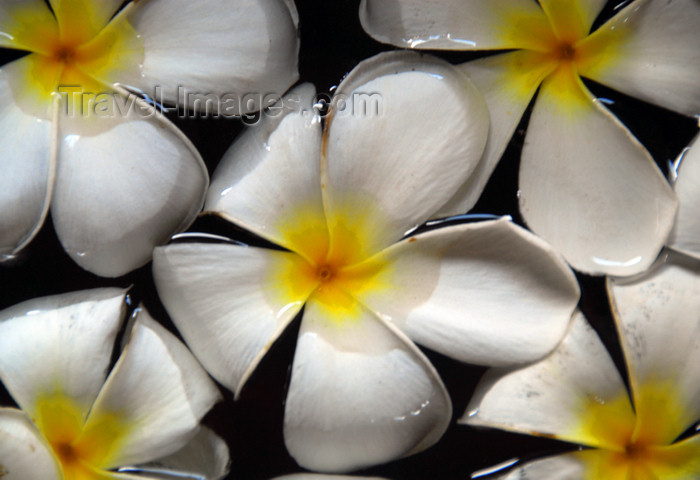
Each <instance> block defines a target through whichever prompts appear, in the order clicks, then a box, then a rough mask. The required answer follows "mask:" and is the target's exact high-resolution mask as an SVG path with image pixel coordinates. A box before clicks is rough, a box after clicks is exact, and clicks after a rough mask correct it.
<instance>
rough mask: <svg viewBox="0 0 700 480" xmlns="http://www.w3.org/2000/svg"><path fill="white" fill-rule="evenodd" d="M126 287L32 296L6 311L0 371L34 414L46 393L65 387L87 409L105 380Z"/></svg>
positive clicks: (0, 329)
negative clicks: (41, 296) (37, 403)
mask: <svg viewBox="0 0 700 480" xmlns="http://www.w3.org/2000/svg"><path fill="white" fill-rule="evenodd" d="M124 296H125V292H124V290H120V289H116V288H110V289H97V290H86V291H82V292H75V293H69V294H63V295H55V296H51V297H43V298H38V299H34V300H29V301H26V302H23V303H20V304H18V305H15V306H14V307H11V308H9V309H6V310H3V311H2V312H0V377H2V380H3V382H4V383H5V385H6V387H7V389H8V391H9V392H10V393H11V394H12V396H13V398H14V399H15V401H16V402H17V403H18V404H19V405H20V406H21V407H22V409H23V410H24V411H25V412H27V413H28V414H29V415H33V414H34V413H35V402H36V399H37V398H38V397H41V396H42V395H50V394H53V393H63V394H65V395H66V396H68V397H70V398H72V399H74V400H75V401H76V403H77V406H78V407H79V408H81V409H82V412H83V415H85V416H86V415H87V412H88V411H89V409H90V407H91V406H92V403H93V401H94V400H95V397H97V394H98V392H99V391H100V388H101V387H102V383H103V382H104V379H105V376H106V372H107V368H108V366H109V362H110V356H111V352H112V348H113V346H114V340H115V336H116V334H117V331H118V330H119V327H120V325H121V322H122V319H123V313H124V308H125V302H124Z"/></svg>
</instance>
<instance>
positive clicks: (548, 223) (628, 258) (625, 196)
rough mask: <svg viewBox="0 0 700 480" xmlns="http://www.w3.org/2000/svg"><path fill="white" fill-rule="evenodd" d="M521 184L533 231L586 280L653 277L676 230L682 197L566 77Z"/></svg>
mask: <svg viewBox="0 0 700 480" xmlns="http://www.w3.org/2000/svg"><path fill="white" fill-rule="evenodd" d="M553 138H554V139H556V141H554V142H553V141H552V139H553ZM519 181H520V197H519V198H520V211H521V213H522V215H523V218H524V219H525V221H526V222H527V224H528V226H529V227H530V228H531V229H532V231H533V232H535V233H536V234H538V235H540V236H541V237H543V238H544V239H545V240H547V241H548V242H549V243H551V244H552V246H553V247H554V248H555V249H556V250H558V251H559V252H561V253H562V255H564V258H566V260H567V261H568V262H569V263H570V264H571V265H572V266H573V267H574V268H575V269H577V270H580V271H582V272H585V273H591V274H610V275H632V274H635V273H638V272H640V271H643V270H645V269H646V268H648V267H649V265H651V263H652V262H653V261H654V260H655V259H656V256H657V255H658V252H659V250H660V249H661V247H662V245H663V244H664V243H665V241H666V238H667V237H668V235H669V232H670V230H671V228H672V225H673V219H674V215H675V209H676V207H677V201H676V198H675V195H674V194H673V191H672V190H671V188H670V187H669V185H668V183H667V182H666V179H665V178H664V177H663V175H662V174H661V172H660V171H659V169H658V168H657V167H656V165H655V164H654V162H653V160H652V159H651V157H650V156H649V154H648V153H647V151H646V150H645V149H644V147H642V145H641V144H640V143H639V142H638V141H637V140H636V139H635V138H634V137H633V136H632V134H630V133H629V132H628V131H627V130H626V129H625V128H624V127H623V126H622V124H621V123H620V122H619V121H618V120H617V119H615V118H614V117H613V116H612V115H611V114H610V113H609V112H608V111H607V110H605V109H604V107H602V106H601V105H600V104H599V103H597V102H595V101H594V99H593V97H592V96H591V94H590V93H589V92H588V91H587V90H586V89H585V87H584V86H583V84H582V83H581V82H580V80H579V79H578V78H576V79H574V78H570V77H569V74H568V73H567V72H566V71H564V70H560V71H559V73H557V74H553V75H551V76H550V77H549V78H548V79H547V80H546V81H545V83H544V84H543V86H542V89H541V90H540V95H539V97H538V98H537V102H536V103H535V107H534V109H533V112H532V117H531V119H530V124H529V126H528V131H527V137H526V140H525V147H524V148H523V153H522V159H521V163H520V180H519Z"/></svg>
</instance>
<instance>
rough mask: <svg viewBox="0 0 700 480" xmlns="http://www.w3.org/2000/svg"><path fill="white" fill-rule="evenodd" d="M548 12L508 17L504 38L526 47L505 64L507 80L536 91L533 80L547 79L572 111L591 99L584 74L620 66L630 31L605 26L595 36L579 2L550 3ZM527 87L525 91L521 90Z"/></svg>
mask: <svg viewBox="0 0 700 480" xmlns="http://www.w3.org/2000/svg"><path fill="white" fill-rule="evenodd" d="M543 5H544V15H538V16H536V17H532V18H531V17H524V16H522V15H521V14H519V13H517V12H514V13H513V14H512V15H511V17H506V22H505V25H504V28H503V33H502V36H503V38H504V41H506V42H508V43H510V44H515V45H521V49H520V50H519V55H518V56H517V57H516V59H515V60H513V61H511V62H510V63H506V64H505V68H506V71H505V72H504V73H505V78H507V79H518V80H517V81H515V82H509V84H510V85H512V87H513V88H515V89H518V90H517V93H518V94H520V95H526V94H529V95H531V94H532V93H531V88H532V84H533V83H535V81H536V83H544V84H545V85H546V86H547V87H548V88H549V89H550V92H551V93H554V94H556V95H557V97H558V104H559V105H560V107H561V108H563V109H566V108H568V107H572V106H575V105H579V104H580V103H581V102H582V101H583V102H589V101H590V99H589V98H588V97H587V94H586V93H585V89H584V87H583V84H582V83H581V81H580V76H586V75H587V74H591V73H594V72H599V71H601V70H603V69H605V68H607V67H608V66H610V65H614V64H615V63H616V61H617V60H618V58H619V55H620V51H619V49H618V48H615V46H616V45H617V44H619V42H620V41H621V39H622V37H624V36H625V35H627V34H628V31H627V30H626V29H625V28H621V27H618V28H617V29H600V30H597V31H595V32H593V33H590V34H589V31H588V29H589V28H590V25H588V24H587V20H586V19H585V18H586V17H585V15H583V13H582V12H580V11H578V9H577V8H578V6H577V4H576V3H575V2H568V1H558V2H553V1H550V2H547V3H544V4H543ZM520 89H522V90H520Z"/></svg>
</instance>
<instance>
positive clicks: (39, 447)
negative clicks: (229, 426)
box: [0, 289, 228, 480]
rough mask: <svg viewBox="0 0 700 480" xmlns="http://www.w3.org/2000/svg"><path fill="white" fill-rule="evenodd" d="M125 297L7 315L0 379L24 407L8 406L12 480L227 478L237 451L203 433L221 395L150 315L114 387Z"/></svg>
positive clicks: (0, 417)
mask: <svg viewBox="0 0 700 480" xmlns="http://www.w3.org/2000/svg"><path fill="white" fill-rule="evenodd" d="M125 295H126V293H125V292H124V291H123V290H120V289H98V290H88V291H82V292H75V293H70V294H63V295H56V296H53V297H44V298H39V299H34V300H29V301H26V302H24V303H21V304H19V305H16V306H14V307H11V308H9V309H6V310H3V311H2V312H0V379H2V382H3V383H4V385H5V386H6V387H7V390H8V391H9V393H10V394H11V395H12V397H13V398H14V400H15V401H16V402H17V404H18V405H19V407H20V408H21V410H18V409H15V408H0V471H2V472H3V474H4V475H7V476H8V479H15V480H25V479H30V478H31V479H41V480H107V479H112V480H128V479H135V478H143V477H136V476H134V475H130V474H129V473H128V472H137V471H141V472H149V471H150V472H152V473H154V475H155V474H156V472H160V473H166V472H168V471H170V472H171V475H173V474H176V473H177V472H188V473H190V474H192V473H197V474H198V475H199V476H198V477H197V478H203V479H206V480H218V479H220V478H223V477H224V476H225V475H226V473H227V470H228V448H227V447H226V445H225V444H224V442H223V440H221V439H220V438H219V437H217V436H216V435H215V434H214V433H213V432H211V431H210V430H208V429H206V428H203V427H200V424H199V422H200V419H201V418H202V417H203V416H204V414H205V413H206V412H207V411H208V410H209V409H210V408H211V406H212V405H213V404H214V402H216V401H217V400H218V399H219V398H220V394H219V391H218V389H217V388H216V385H214V383H213V382H212V381H211V379H210V378H209V377H208V376H207V374H206V372H205V371H204V370H203V369H202V367H201V366H200V365H199V363H197V361H196V360H195V359H194V357H193V356H192V354H191V353H190V352H189V351H188V350H187V349H186V348H185V346H184V345H183V344H182V343H181V342H180V341H179V340H177V339H176V338H175V337H174V336H173V335H172V334H171V333H169V332H168V331H166V330H165V329H164V328H163V327H161V326H160V325H158V324H157V323H156V322H155V321H153V320H152V319H151V318H150V316H149V315H148V313H147V312H145V311H137V315H136V316H135V317H134V319H132V320H133V323H131V324H130V325H129V328H128V332H129V339H128V342H127V343H126V346H125V347H124V350H123V351H122V353H121V356H120V358H119V360H118V361H117V363H116V365H115V366H114V368H113V369H112V371H111V373H110V374H109V377H107V378H106V380H105V376H106V372H107V370H108V368H109V367H110V362H111V360H112V358H111V357H112V349H113V346H114V343H115V340H116V337H117V334H118V333H119V331H120V328H121V325H122V322H123V320H124V314H125V308H126V302H125ZM181 475H182V473H180V476H181ZM0 476H3V475H0ZM3 478H4V476H3ZM159 478H160V477H159Z"/></svg>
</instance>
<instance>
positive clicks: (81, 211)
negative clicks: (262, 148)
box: [0, 0, 299, 277]
mask: <svg viewBox="0 0 700 480" xmlns="http://www.w3.org/2000/svg"><path fill="white" fill-rule="evenodd" d="M49 3H50V6H51V9H49V5H48V4H47V3H46V2H44V0H2V2H1V3H0V31H1V32H2V35H1V36H0V47H5V48H12V49H18V50H23V51H27V52H30V53H29V55H27V56H25V57H22V58H20V59H19V60H16V61H14V62H12V63H9V64H7V65H4V66H3V67H2V69H1V70H0V109H1V110H0V126H1V127H2V128H0V152H1V155H2V158H3V160H2V162H0V255H3V256H12V255H15V254H17V252H18V251H19V250H21V249H22V248H23V247H25V246H26V245H27V244H28V243H29V242H30V241H31V239H32V238H33V237H34V236H35V234H36V233H37V232H38V230H39V228H40V227H41V226H42V224H43V222H44V219H45V218H46V216H47V213H48V212H49V209H50V211H51V217H52V219H53V224H54V227H55V229H56V233H57V234H58V238H59V239H60V241H61V243H62V244H63V247H64V249H65V250H66V252H67V253H68V254H69V255H70V256H71V257H72V258H73V259H74V260H75V261H76V262H77V263H78V264H79V265H80V266H82V267H83V268H85V269H87V270H89V271H91V272H93V273H96V274H98V275H102V276H110V277H115V276H119V275H123V274H125V273H127V272H130V271H131V270H133V269H135V268H137V267H140V266H142V265H144V264H146V263H148V262H149V261H150V259H151V254H152V251H153V247H154V246H155V245H159V244H162V243H164V242H166V241H167V240H168V238H170V236H171V235H172V234H173V233H176V232H179V231H181V230H184V229H185V228H187V227H188V226H189V225H190V224H191V223H192V222H193V221H194V219H195V217H196V215H197V214H198V213H199V211H200V210H201V207H202V203H203V201H204V195H205V192H206V188H207V185H208V182H209V177H208V174H207V170H206V167H205V165H204V163H203V162H202V159H201V157H200V155H199V153H198V152H197V150H196V149H195V148H194V146H193V145H192V144H191V143H190V141H189V140H188V139H187V138H186V137H185V136H184V135H183V134H182V133H181V132H180V131H179V130H177V128H175V127H174V126H173V125H172V123H170V122H169V121H168V120H167V119H166V118H165V117H164V116H163V115H161V114H160V113H159V111H158V110H157V109H156V106H154V105H150V104H148V103H146V102H145V101H143V100H142V99H140V98H138V97H136V96H134V95H131V94H130V93H129V92H130V91H137V92H143V93H145V94H146V95H148V96H150V97H156V95H155V94H156V93H158V95H157V99H158V100H159V101H161V100H162V101H163V102H164V103H166V104H175V103H178V102H180V101H181V100H182V98H180V97H182V96H183V95H185V94H186V92H188V91H189V92H198V93H202V94H215V95H217V97H219V98H220V97H222V96H223V94H224V93H226V94H229V95H233V96H236V98H239V99H240V98H242V97H243V96H244V94H246V93H252V92H268V91H272V92H277V91H282V92H284V90H286V89H287V88H288V87H289V86H290V85H291V84H292V83H293V82H294V81H295V80H296V79H297V78H298V73H297V53H298V48H299V44H298V39H297V37H296V28H297V16H296V10H295V9H294V5H293V4H291V3H287V2H285V1H284V0H240V1H224V2H222V1H218V0H200V1H197V2H191V1H189V0H168V1H163V0H156V1H153V0H150V1H142V2H136V1H134V2H129V3H127V4H126V5H125V6H124V7H123V8H122V9H121V10H119V11H118V12H117V10H118V9H119V8H120V6H121V5H122V3H124V2H123V1H122V0H99V1H95V0H51V1H50V2H49ZM203 12H205V13H204V14H203ZM236 18H245V19H246V21H245V22H236V28H230V26H231V23H232V22H233V21H234V19H236ZM156 87H158V89H159V90H158V91H157V92H156V91H155V88H156ZM195 107H196V105H195ZM242 107H245V106H242Z"/></svg>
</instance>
